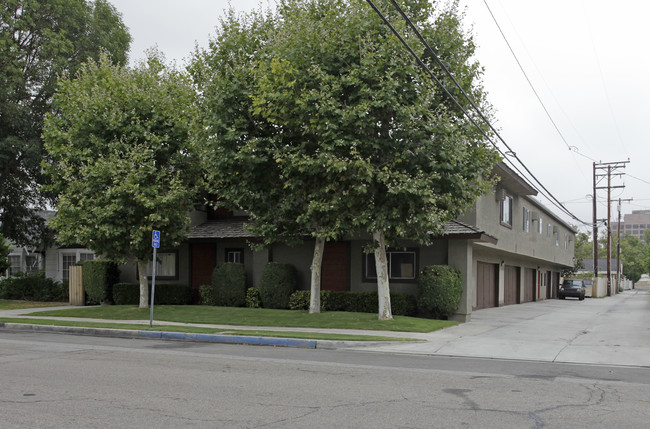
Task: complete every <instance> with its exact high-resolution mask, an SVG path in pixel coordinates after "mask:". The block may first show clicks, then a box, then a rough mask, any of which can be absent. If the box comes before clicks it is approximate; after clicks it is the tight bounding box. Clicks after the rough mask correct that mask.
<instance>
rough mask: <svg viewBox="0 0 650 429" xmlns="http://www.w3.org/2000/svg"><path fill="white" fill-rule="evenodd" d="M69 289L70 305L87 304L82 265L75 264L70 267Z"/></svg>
mask: <svg viewBox="0 0 650 429" xmlns="http://www.w3.org/2000/svg"><path fill="white" fill-rule="evenodd" d="M68 291H69V292H70V305H84V304H85V293H84V292H85V291H84V282H83V271H82V267H81V266H77V265H73V266H71V267H70V277H69V283H68Z"/></svg>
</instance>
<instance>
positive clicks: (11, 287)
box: [0, 271, 68, 302]
mask: <svg viewBox="0 0 650 429" xmlns="http://www.w3.org/2000/svg"><path fill="white" fill-rule="evenodd" d="M0 298H1V299H20V300H25V301H43V302H50V301H56V302H66V301H68V285H67V284H66V285H64V284H63V283H62V282H57V281H54V280H52V279H50V278H47V277H45V272H43V271H39V272H38V273H36V274H25V273H18V274H16V275H15V276H13V277H9V278H7V279H4V280H2V281H0Z"/></svg>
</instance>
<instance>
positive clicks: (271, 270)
mask: <svg viewBox="0 0 650 429" xmlns="http://www.w3.org/2000/svg"><path fill="white" fill-rule="evenodd" d="M259 288H260V298H261V299H262V306H263V307H264V308H289V298H290V297H291V294H292V293H293V292H295V290H296V269H295V268H294V266H293V265H291V264H281V263H278V262H269V263H268V264H266V266H265V267H264V270H263V271H262V278H261V279H260V285H259Z"/></svg>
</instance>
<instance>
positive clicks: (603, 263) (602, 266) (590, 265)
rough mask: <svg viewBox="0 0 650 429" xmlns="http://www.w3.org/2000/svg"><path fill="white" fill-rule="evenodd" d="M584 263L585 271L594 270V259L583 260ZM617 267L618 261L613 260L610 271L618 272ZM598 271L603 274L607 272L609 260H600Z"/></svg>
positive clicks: (610, 263) (610, 262)
mask: <svg viewBox="0 0 650 429" xmlns="http://www.w3.org/2000/svg"><path fill="white" fill-rule="evenodd" d="M582 263H583V264H584V265H585V268H584V271H593V270H594V258H589V259H583V260H582ZM616 265H618V260H617V259H616V258H612V259H611V260H610V261H609V268H610V270H612V271H616ZM598 271H599V272H601V273H604V272H605V271H607V258H600V259H598Z"/></svg>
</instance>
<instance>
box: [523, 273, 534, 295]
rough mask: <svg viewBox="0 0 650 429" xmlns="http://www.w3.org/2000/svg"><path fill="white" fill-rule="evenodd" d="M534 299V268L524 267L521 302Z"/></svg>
mask: <svg viewBox="0 0 650 429" xmlns="http://www.w3.org/2000/svg"><path fill="white" fill-rule="evenodd" d="M534 300H535V269H534V268H525V269H524V300H523V302H531V301H534Z"/></svg>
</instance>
